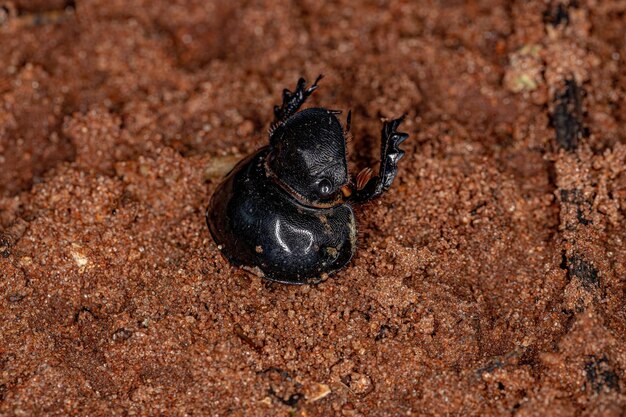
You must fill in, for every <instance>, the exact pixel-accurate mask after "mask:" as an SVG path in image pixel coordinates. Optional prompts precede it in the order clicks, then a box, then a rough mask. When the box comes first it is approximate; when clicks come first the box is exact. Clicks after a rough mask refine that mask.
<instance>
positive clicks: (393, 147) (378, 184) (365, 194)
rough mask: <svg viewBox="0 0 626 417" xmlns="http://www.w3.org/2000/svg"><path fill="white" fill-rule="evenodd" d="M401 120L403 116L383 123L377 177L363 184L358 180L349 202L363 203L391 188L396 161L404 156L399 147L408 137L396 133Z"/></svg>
mask: <svg viewBox="0 0 626 417" xmlns="http://www.w3.org/2000/svg"><path fill="white" fill-rule="evenodd" d="M403 120H404V116H402V117H400V118H398V119H394V120H391V121H385V122H384V123H383V128H382V132H381V136H382V139H381V148H380V168H379V170H378V175H377V176H375V177H373V178H370V179H369V181H367V182H366V183H365V184H363V177H362V176H361V178H358V179H357V183H358V184H357V187H356V189H354V190H353V193H352V195H351V197H350V200H351V201H354V202H356V203H364V202H366V201H369V200H372V199H374V198H377V197H380V196H381V195H382V194H383V193H384V192H385V191H387V190H388V189H389V187H391V184H392V183H393V180H394V179H395V178H396V175H397V173H398V161H399V160H400V159H401V158H402V157H403V156H404V151H403V150H402V149H400V148H399V146H400V144H401V143H402V142H404V141H405V140H406V139H407V138H408V137H409V135H408V134H407V133H404V132H398V126H400V123H402V121H403ZM359 186H361V187H360V188H359Z"/></svg>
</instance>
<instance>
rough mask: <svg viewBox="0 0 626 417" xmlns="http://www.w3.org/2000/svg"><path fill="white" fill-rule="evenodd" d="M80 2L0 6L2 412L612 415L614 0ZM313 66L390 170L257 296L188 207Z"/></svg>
mask: <svg viewBox="0 0 626 417" xmlns="http://www.w3.org/2000/svg"><path fill="white" fill-rule="evenodd" d="M73 3H74V2H66V1H27V0H13V1H4V2H0V62H1V63H2V64H1V65H0V98H1V100H0V104H1V106H0V195H1V197H0V226H1V229H0V231H1V234H0V254H1V256H0V268H1V269H0V271H1V274H0V317H2V321H1V322H0V415H7V416H12V415H44V414H45V415H67V414H72V415H103V416H104V415H113V414H114V415H130V414H141V415H159V414H161V415H232V416H242V415H245V416H257V415H258V416H264V415H300V416H305V415H306V416H330V415H351V416H357V415H390V416H391V415H394V416H397V415H516V416H544V415H552V416H573V415H581V416H582V415H584V416H620V415H624V414H623V413H624V409H625V407H626V343H625V340H626V308H625V305H626V295H625V294H626V251H625V250H624V240H625V239H626V220H625V216H626V170H625V166H626V146H625V144H624V143H625V140H626V73H625V72H624V68H625V64H624V60H625V59H626V43H625V42H624V36H625V30H624V28H625V27H626V4H625V3H624V2H623V1H619V0H615V1H591V0H580V1H576V2H574V1H568V0H564V1H562V2H558V1H552V2H551V1H534V2H528V1H526V0H515V1H507V0H502V1H497V0H485V1H468V2H460V1H445V2H443V1H441V2H431V1H423V2H385V1H382V2H367V1H362V2H356V1H347V0H346V1H337V2H333V3H332V4H330V3H326V2H324V3H323V2H318V1H314V0H307V1H302V2H300V1H293V2H289V1H281V0H268V1H260V2H252V1H242V2H233V1H222V2H211V1H204V0H188V1H182V0H178V1H160V2H159V1H148V0H143V1H142V0H135V1H130V2H129V1H123V0H91V1H81V0H79V1H76V2H75V3H76V5H75V7H74V6H72V5H73ZM66 5H67V6H68V7H67V8H66V10H64V7H65V6H66ZM319 73H323V74H325V76H326V77H325V78H324V80H323V81H322V83H321V87H320V89H319V90H318V92H316V94H315V95H314V97H313V98H312V100H311V103H310V104H317V105H324V106H327V107H330V108H337V109H350V108H351V109H352V110H353V116H354V117H353V139H352V141H351V142H350V151H351V161H352V162H353V163H354V164H355V169H354V170H355V172H358V169H360V168H362V167H363V166H367V165H368V164H370V163H372V162H374V161H375V158H376V149H377V146H378V142H377V141H378V132H379V129H380V118H381V117H390V116H397V115H399V114H402V113H404V112H406V113H407V114H408V117H407V121H406V123H405V125H404V127H405V130H407V131H408V132H409V133H410V134H411V138H410V139H409V140H408V141H407V142H406V143H405V145H404V149H405V150H406V151H407V156H406V157H405V159H404V160H403V161H402V162H401V168H400V174H399V177H398V179H397V180H396V183H395V185H394V188H393V189H392V190H391V191H390V192H389V193H388V194H387V195H386V196H385V197H384V198H383V199H382V200H381V201H378V202H376V203H375V204H372V205H370V206H369V207H366V208H365V210H363V211H362V212H361V213H360V215H359V225H360V249H359V251H358V253H357V256H356V257H355V259H354V260H353V261H352V262H351V264H350V265H349V267H348V268H346V269H345V270H343V271H341V272H340V273H338V274H337V275H335V276H333V277H332V278H330V279H329V280H328V281H326V282H324V283H322V284H320V285H317V286H303V287H289V286H283V285H269V284H267V283H265V282H263V281H262V280H261V279H259V278H258V277H255V276H253V275H250V274H249V273H246V272H243V271H239V270H236V269H234V268H232V267H230V266H229V265H228V264H227V263H226V262H225V261H224V260H223V259H222V258H221V257H220V255H219V253H218V250H217V248H216V246H215V245H214V244H213V242H212V241H211V239H210V237H209V234H208V231H207V228H206V226H205V224H204V207H205V206H206V204H207V202H208V199H209V196H210V194H211V191H212V190H213V189H214V188H215V186H216V185H217V183H218V181H219V177H220V175H221V174H223V173H224V172H225V170H227V169H228V167H229V166H231V165H232V164H233V162H234V161H235V160H237V159H238V158H240V157H242V156H243V155H245V154H247V153H249V152H251V151H253V150H254V149H255V148H257V147H259V146H261V145H262V144H264V143H265V142H266V141H267V135H266V130H267V128H268V126H269V123H270V121H271V111H272V106H273V105H274V104H276V103H277V102H278V101H279V98H280V94H281V91H282V89H283V88H285V87H290V88H291V87H293V85H294V83H295V81H296V80H297V78H298V77H299V76H300V75H305V76H307V77H308V78H309V79H312V78H313V77H314V76H316V75H317V74H319Z"/></svg>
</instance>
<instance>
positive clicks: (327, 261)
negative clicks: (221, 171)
mask: <svg viewBox="0 0 626 417" xmlns="http://www.w3.org/2000/svg"><path fill="white" fill-rule="evenodd" d="M320 79H321V76H319V77H318V78H317V79H316V80H315V82H314V83H313V84H312V85H311V86H310V87H309V88H306V81H305V80H304V79H302V78H301V79H300V80H299V81H298V84H297V86H296V90H295V91H294V92H291V91H289V90H284V91H283V103H282V106H280V107H279V106H276V107H275V108H274V115H275V120H274V122H273V124H272V127H271V129H270V143H269V146H265V147H263V148H261V149H259V150H258V151H257V152H256V153H254V154H252V155H250V156H248V157H247V158H245V159H243V160H242V161H240V162H239V163H238V164H237V165H236V166H235V167H234V168H233V169H232V171H231V172H230V173H229V174H228V175H227V176H226V178H225V179H224V181H223V182H222V183H221V184H220V185H219V186H218V187H217V189H216V190H215V193H214V194H213V197H212V198H211V202H210V204H209V207H208V208H207V212H206V220H207V224H208V226H209V230H210V231H211V235H212V236H213V239H214V240H215V242H216V243H217V245H218V247H219V248H220V249H221V251H222V253H223V254H224V255H225V256H226V258H228V260H229V261H230V262H231V263H233V264H235V265H237V266H240V267H243V268H246V269H248V270H251V271H253V272H255V273H256V274H258V275H260V276H263V277H265V278H267V279H269V280H272V281H278V282H283V283H288V284H310V283H316V282H319V281H321V280H322V279H323V278H324V277H325V276H327V275H330V274H332V273H334V272H336V271H338V270H339V269H341V268H343V267H344V266H345V265H346V264H347V263H348V262H349V261H350V259H351V258H352V255H353V254H354V251H355V249H356V237H357V233H356V221H355V218H354V212H353V210H352V206H351V203H357V204H360V203H364V202H366V201H369V200H371V199H373V198H376V197H379V196H380V195H382V194H383V193H384V192H385V191H387V190H388V189H389V187H391V184H392V182H393V180H394V178H395V177H396V174H397V163H398V161H399V160H400V158H402V156H403V155H404V152H403V151H402V150H400V149H399V148H398V145H400V143H402V142H403V141H404V140H405V139H406V138H407V137H408V135H407V134H406V133H401V132H398V131H397V128H398V126H399V125H400V123H401V122H402V118H399V119H395V120H391V121H387V122H384V124H383V128H382V144H381V160H380V168H379V172H378V175H377V176H374V177H372V175H371V170H369V169H366V170H363V171H361V173H359V175H358V176H357V177H356V179H355V180H352V179H351V178H350V176H349V174H348V163H347V160H346V136H345V135H346V132H347V130H349V125H350V113H348V120H347V128H346V131H344V129H343V127H342V126H341V123H340V122H339V120H338V119H337V116H336V115H337V114H338V113H339V112H338V111H333V110H327V109H323V108H309V109H305V110H302V111H298V110H299V108H300V106H302V104H303V103H304V102H305V101H306V99H307V97H308V96H309V95H311V93H312V92H313V91H315V90H316V89H317V83H318V81H319V80H320Z"/></svg>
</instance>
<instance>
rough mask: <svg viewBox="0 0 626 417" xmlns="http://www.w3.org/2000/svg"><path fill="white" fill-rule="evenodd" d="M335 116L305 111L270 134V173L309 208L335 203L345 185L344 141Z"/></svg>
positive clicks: (346, 173) (325, 111) (318, 110)
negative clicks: (313, 205)
mask: <svg viewBox="0 0 626 417" xmlns="http://www.w3.org/2000/svg"><path fill="white" fill-rule="evenodd" d="M335 113H336V112H332V111H329V110H326V109H321V108H309V109H305V110H303V111H301V112H298V113H296V114H294V115H293V116H291V117H290V118H288V119H287V120H285V121H284V122H283V123H281V124H280V125H278V126H277V127H276V128H275V129H274V130H273V131H272V132H271V134H270V148H271V152H270V154H269V160H268V166H269V169H270V170H271V172H272V174H273V175H274V176H275V177H276V178H277V179H278V180H279V181H280V182H281V183H282V184H283V185H285V186H286V188H287V189H288V190H291V191H293V192H295V194H296V197H301V198H302V199H304V200H305V201H306V202H309V203H312V204H322V205H324V204H330V203H333V202H335V201H338V199H339V198H340V197H341V187H342V186H344V185H346V184H347V183H348V164H347V161H346V139H345V136H344V131H343V128H342V126H341V123H339V120H338V119H337V117H336V116H335Z"/></svg>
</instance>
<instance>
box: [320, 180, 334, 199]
mask: <svg viewBox="0 0 626 417" xmlns="http://www.w3.org/2000/svg"><path fill="white" fill-rule="evenodd" d="M317 187H318V189H319V191H320V195H321V196H322V197H328V196H330V194H331V193H332V191H333V184H332V183H331V182H330V180H328V179H326V178H324V179H323V180H321V181H320V182H319V183H317Z"/></svg>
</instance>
